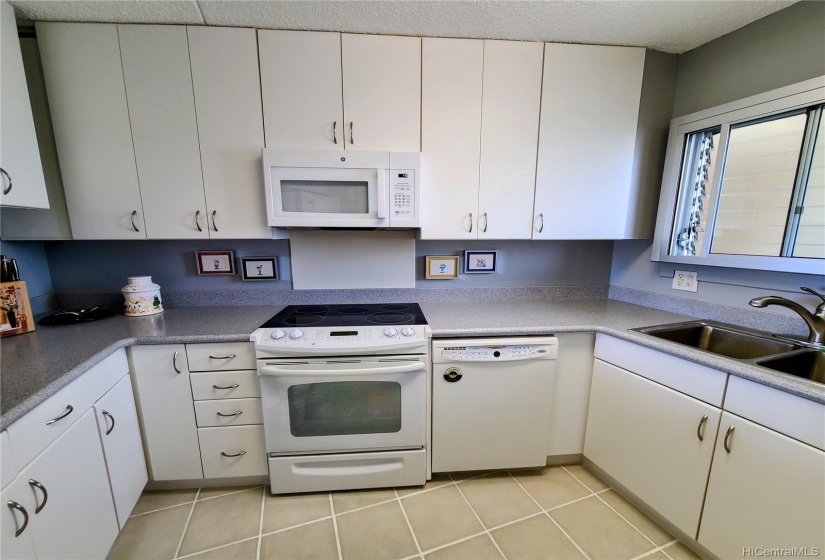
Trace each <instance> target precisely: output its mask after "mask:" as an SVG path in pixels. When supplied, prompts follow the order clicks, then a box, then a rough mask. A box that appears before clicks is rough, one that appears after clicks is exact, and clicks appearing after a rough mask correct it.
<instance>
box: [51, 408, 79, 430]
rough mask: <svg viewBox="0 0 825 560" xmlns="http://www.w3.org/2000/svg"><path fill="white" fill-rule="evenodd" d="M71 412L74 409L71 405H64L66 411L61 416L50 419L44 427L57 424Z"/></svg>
mask: <svg viewBox="0 0 825 560" xmlns="http://www.w3.org/2000/svg"><path fill="white" fill-rule="evenodd" d="M73 410H74V407H73V406H72V405H70V404H69V405H66V411H65V412H64V413H63V414H61V415H60V416H57V417H56V418H52V419H51V420H49V421H48V422H46V425H47V426H49V425H51V424H54V423H55V422H57V421H59V420H63V419H64V418H65V417H66V416H68V415H69V414H71V413H72V411H73Z"/></svg>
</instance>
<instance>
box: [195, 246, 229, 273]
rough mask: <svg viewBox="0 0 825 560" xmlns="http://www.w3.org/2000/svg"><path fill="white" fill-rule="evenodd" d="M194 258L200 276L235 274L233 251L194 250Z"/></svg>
mask: <svg viewBox="0 0 825 560" xmlns="http://www.w3.org/2000/svg"><path fill="white" fill-rule="evenodd" d="M195 260H196V262H197V266H198V274H200V275H202V276H213V275H221V274H226V275H233V274H235V253H234V251H195Z"/></svg>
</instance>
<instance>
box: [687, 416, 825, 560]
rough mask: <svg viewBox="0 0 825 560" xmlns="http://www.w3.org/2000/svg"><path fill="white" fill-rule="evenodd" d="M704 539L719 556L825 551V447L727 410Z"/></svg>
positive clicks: (715, 458)
mask: <svg viewBox="0 0 825 560" xmlns="http://www.w3.org/2000/svg"><path fill="white" fill-rule="evenodd" d="M698 540H699V543H700V544H702V545H703V546H705V547H706V548H707V549H708V550H710V551H711V552H713V553H714V554H715V555H717V556H718V557H719V558H743V557H754V556H760V555H761V554H760V553H759V552H758V549H759V548H761V549H794V548H795V549H797V551H803V550H805V551H806V552H805V553H803V552H797V553H796V554H794V556H810V555H818V554H821V553H822V551H823V550H825V452H823V451H821V450H819V449H816V448H815V447H812V446H810V445H806V444H804V443H801V442H799V441H796V440H794V439H791V438H789V437H787V436H784V435H782V434H779V433H777V432H774V431H773V430H769V429H767V428H764V427H762V426H759V425H757V424H754V423H753V422H750V421H748V420H745V419H743V418H739V417H738V416H735V415H733V414H730V413H728V412H725V413H724V414H723V415H722V424H721V429H720V432H719V438H718V440H717V442H716V451H715V453H714V456H713V469H711V472H710V480H709V482H708V493H707V499H706V501H705V510H704V514H703V516H702V526H701V528H700V530H699V539H698ZM815 549H818V550H819V553H818V554H817V553H815V552H813V551H814V550H815Z"/></svg>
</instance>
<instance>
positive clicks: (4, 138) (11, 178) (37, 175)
mask: <svg viewBox="0 0 825 560" xmlns="http://www.w3.org/2000/svg"><path fill="white" fill-rule="evenodd" d="M0 26H2V34H0V41H2V45H0V46H2V50H0V57H1V58H2V60H0V68H2V70H1V72H2V76H0V84H2V86H1V87H2V91H0V93H1V94H2V97H3V103H2V104H0V121H2V123H3V126H2V128H0V167H2V169H3V171H4V172H5V173H6V174H7V175H3V177H2V180H1V181H0V205H2V206H20V207H24V208H48V207H49V198H48V196H47V195H46V180H45V179H44V178H43V166H42V165H41V163H40V149H39V148H38V145H37V136H36V135H35V132H34V119H33V118H32V107H31V102H30V101H29V90H28V87H27V86H26V74H25V72H24V70H23V56H22V54H21V52H20V40H19V39H18V38H17V21H16V20H15V19H14V8H12V7H11V4H9V3H8V2H6V1H5V0H3V1H0Z"/></svg>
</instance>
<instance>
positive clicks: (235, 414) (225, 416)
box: [217, 410, 243, 418]
mask: <svg viewBox="0 0 825 560" xmlns="http://www.w3.org/2000/svg"><path fill="white" fill-rule="evenodd" d="M217 414H218V416H223V417H224V418H228V417H231V416H240V415H241V414H243V411H242V410H239V411H238V412H233V413H232V414H224V413H223V412H218V413H217Z"/></svg>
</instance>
